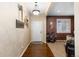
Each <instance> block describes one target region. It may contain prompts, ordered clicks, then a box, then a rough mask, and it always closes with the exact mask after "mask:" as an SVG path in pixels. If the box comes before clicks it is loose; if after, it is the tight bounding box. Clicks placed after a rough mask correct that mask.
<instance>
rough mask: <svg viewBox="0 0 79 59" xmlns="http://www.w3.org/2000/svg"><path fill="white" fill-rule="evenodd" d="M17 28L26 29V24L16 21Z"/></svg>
mask: <svg viewBox="0 0 79 59" xmlns="http://www.w3.org/2000/svg"><path fill="white" fill-rule="evenodd" d="M16 28H24V22H22V21H20V20H17V19H16Z"/></svg>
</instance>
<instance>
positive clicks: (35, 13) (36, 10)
mask: <svg viewBox="0 0 79 59" xmlns="http://www.w3.org/2000/svg"><path fill="white" fill-rule="evenodd" d="M32 13H33V14H34V15H39V13H40V10H38V9H37V2H35V9H34V10H33V11H32Z"/></svg>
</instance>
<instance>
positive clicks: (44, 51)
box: [22, 42, 54, 57]
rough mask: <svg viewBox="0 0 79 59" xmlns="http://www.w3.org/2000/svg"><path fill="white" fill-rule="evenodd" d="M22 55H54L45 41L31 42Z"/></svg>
mask: <svg viewBox="0 0 79 59" xmlns="http://www.w3.org/2000/svg"><path fill="white" fill-rule="evenodd" d="M22 57H54V55H53V53H52V52H51V50H50V48H49V47H48V45H47V44H46V43H43V42H41V43H40V42H32V43H31V44H30V45H29V47H28V48H27V50H26V51H25V53H24V54H23V56H22Z"/></svg>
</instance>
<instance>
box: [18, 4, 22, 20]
mask: <svg viewBox="0 0 79 59" xmlns="http://www.w3.org/2000/svg"><path fill="white" fill-rule="evenodd" d="M18 11H19V12H18V13H19V15H18V16H19V20H22V21H23V6H22V5H20V4H18Z"/></svg>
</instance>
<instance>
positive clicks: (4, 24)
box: [0, 2, 30, 56]
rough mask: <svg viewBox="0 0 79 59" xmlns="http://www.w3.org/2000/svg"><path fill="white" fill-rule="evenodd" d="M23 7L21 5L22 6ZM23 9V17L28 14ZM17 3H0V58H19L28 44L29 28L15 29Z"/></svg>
mask: <svg viewBox="0 0 79 59" xmlns="http://www.w3.org/2000/svg"><path fill="white" fill-rule="evenodd" d="M22 5H23V4H22ZM23 7H24V9H23V10H24V13H25V14H24V16H25V15H26V16H27V18H29V14H28V13H27V10H26V9H25V8H26V7H25V5H23ZM16 18H18V8H17V3H11V2H10V3H9V2H8V3H6V2H5V3H3V2H2V3H1V2H0V56H20V55H21V53H22V52H23V50H24V49H25V48H26V47H27V45H28V44H29V42H30V39H29V28H27V27H26V26H25V27H24V28H23V29H18V28H16Z"/></svg>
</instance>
